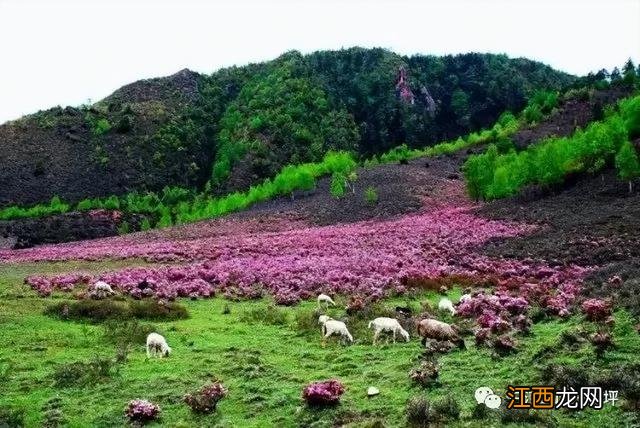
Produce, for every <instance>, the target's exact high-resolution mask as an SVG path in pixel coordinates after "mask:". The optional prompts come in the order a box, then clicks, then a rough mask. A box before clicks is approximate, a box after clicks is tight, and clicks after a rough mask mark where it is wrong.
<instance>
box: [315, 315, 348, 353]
mask: <svg viewBox="0 0 640 428" xmlns="http://www.w3.org/2000/svg"><path fill="white" fill-rule="evenodd" d="M319 322H320V323H321V324H322V334H323V336H322V346H324V345H325V341H326V340H327V338H328V337H329V336H333V335H337V336H341V337H342V339H346V340H347V341H348V342H353V336H351V333H349V330H347V325H346V324H345V323H343V322H342V321H336V320H334V319H332V318H329V317H327V316H326V315H320V318H319Z"/></svg>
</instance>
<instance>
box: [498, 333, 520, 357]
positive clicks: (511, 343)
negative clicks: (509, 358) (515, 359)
mask: <svg viewBox="0 0 640 428" xmlns="http://www.w3.org/2000/svg"><path fill="white" fill-rule="evenodd" d="M516 345H517V344H516V341H515V340H514V339H513V337H511V336H508V335H506V334H503V335H502V336H498V337H496V338H495V339H494V341H493V348H494V349H495V350H496V352H497V353H498V355H507V354H510V353H513V352H515V351H516Z"/></svg>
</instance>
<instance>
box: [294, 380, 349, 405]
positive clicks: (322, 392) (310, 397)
mask: <svg viewBox="0 0 640 428" xmlns="http://www.w3.org/2000/svg"><path fill="white" fill-rule="evenodd" d="M344 391H345V389H344V386H343V385H342V383H341V382H340V381H339V380H336V379H331V380H325V381H322V382H313V383H310V384H309V385H307V386H306V387H305V388H304V389H303V390H302V398H303V399H304V401H305V402H306V403H307V405H309V406H330V405H335V404H338V402H340V397H341V396H342V394H344Z"/></svg>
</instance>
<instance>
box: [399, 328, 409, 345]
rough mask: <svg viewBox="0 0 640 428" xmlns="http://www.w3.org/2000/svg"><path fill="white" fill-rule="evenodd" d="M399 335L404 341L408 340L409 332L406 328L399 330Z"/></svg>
mask: <svg viewBox="0 0 640 428" xmlns="http://www.w3.org/2000/svg"><path fill="white" fill-rule="evenodd" d="M400 335H401V336H402V337H404V340H405V341H406V342H408V341H409V332H408V331H407V330H400Z"/></svg>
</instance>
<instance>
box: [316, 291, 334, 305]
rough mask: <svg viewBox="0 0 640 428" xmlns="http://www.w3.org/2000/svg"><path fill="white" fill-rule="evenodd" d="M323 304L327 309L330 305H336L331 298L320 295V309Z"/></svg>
mask: <svg viewBox="0 0 640 428" xmlns="http://www.w3.org/2000/svg"><path fill="white" fill-rule="evenodd" d="M323 303H324V305H325V306H326V307H329V305H331V306H335V305H336V302H334V301H333V299H332V298H331V297H329V296H327V295H326V294H324V293H321V294H319V295H318V307H320V306H321V305H322V304H323Z"/></svg>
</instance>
